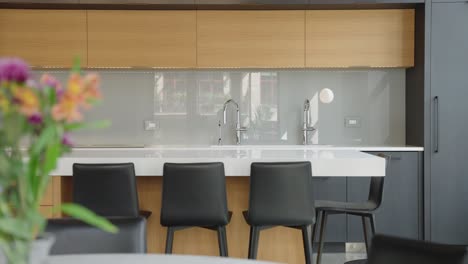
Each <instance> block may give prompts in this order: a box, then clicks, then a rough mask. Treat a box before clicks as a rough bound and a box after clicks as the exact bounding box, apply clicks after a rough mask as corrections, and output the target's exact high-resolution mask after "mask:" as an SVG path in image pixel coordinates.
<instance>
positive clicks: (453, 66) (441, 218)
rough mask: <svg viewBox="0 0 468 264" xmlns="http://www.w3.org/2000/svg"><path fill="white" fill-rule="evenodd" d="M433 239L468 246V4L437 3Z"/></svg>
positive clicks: (433, 68) (433, 56)
mask: <svg viewBox="0 0 468 264" xmlns="http://www.w3.org/2000/svg"><path fill="white" fill-rule="evenodd" d="M432 8H433V9H432V34H431V50H432V51H431V99H432V102H431V111H432V112H431V128H432V129H431V139H432V143H431V150H429V151H431V160H430V162H431V173H430V178H429V180H430V190H429V191H430V197H431V198H430V232H431V234H430V235H431V240H433V241H436V242H442V243H455V244H468V228H466V226H467V224H468V102H467V99H468V3H466V2H465V3H434V4H433V6H432Z"/></svg>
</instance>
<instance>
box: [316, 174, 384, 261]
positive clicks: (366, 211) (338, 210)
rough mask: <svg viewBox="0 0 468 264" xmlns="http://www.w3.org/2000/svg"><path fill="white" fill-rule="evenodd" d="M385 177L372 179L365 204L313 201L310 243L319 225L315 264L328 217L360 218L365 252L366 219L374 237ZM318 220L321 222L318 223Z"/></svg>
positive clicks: (366, 240) (320, 257)
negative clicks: (315, 221) (351, 216)
mask: <svg viewBox="0 0 468 264" xmlns="http://www.w3.org/2000/svg"><path fill="white" fill-rule="evenodd" d="M384 178H385V177H372V178H371V182H370V188H369V196H368V200H367V201H365V202H341V201H324V200H317V201H315V209H316V218H317V225H315V226H314V229H313V231H312V241H315V233H316V229H317V226H319V223H320V237H319V247H318V251H317V264H320V263H321V260H322V251H323V244H324V237H325V230H326V225H327V219H328V216H329V215H337V214H346V215H355V216H359V217H361V221H362V228H363V232H364V241H365V244H366V251H367V250H368V248H369V243H368V230H367V225H366V219H368V220H369V221H370V226H371V232H372V235H375V216H374V212H375V211H376V210H377V209H378V208H379V207H380V205H381V204H382V200H383V189H384ZM319 219H320V220H321V221H319Z"/></svg>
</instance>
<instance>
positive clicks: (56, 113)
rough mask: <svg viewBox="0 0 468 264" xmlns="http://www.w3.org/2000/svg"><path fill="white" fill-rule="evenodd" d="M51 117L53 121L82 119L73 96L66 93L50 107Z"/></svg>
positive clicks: (69, 121)
mask: <svg viewBox="0 0 468 264" xmlns="http://www.w3.org/2000/svg"><path fill="white" fill-rule="evenodd" d="M52 118H53V119H54V120H55V121H63V120H65V121H67V122H68V123H71V122H78V121H81V120H82V119H83V116H82V115H81V113H80V109H79V105H78V103H77V101H76V100H74V98H73V97H70V96H69V95H68V94H65V96H64V97H63V98H62V100H60V102H59V103H58V104H56V105H54V106H53V107H52Z"/></svg>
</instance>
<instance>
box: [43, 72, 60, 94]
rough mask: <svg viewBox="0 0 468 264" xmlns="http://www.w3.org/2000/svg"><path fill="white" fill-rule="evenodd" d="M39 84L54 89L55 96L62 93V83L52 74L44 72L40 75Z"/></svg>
mask: <svg viewBox="0 0 468 264" xmlns="http://www.w3.org/2000/svg"><path fill="white" fill-rule="evenodd" d="M41 85H42V86H45V87H50V88H53V89H55V92H56V93H57V97H60V96H62V95H63V88H62V84H61V83H60V82H59V81H58V80H57V79H56V78H55V77H54V76H52V75H49V74H44V75H42V77H41Z"/></svg>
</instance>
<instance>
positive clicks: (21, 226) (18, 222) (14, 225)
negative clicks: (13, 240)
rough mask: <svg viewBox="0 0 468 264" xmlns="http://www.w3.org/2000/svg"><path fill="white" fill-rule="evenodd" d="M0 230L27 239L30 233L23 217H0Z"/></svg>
mask: <svg viewBox="0 0 468 264" xmlns="http://www.w3.org/2000/svg"><path fill="white" fill-rule="evenodd" d="M0 232H3V233H6V234H9V235H11V236H14V237H18V238H21V239H29V238H30V237H31V235H32V234H31V233H30V230H29V225H28V222H27V221H26V220H25V219H20V218H13V217H3V218H0Z"/></svg>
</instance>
